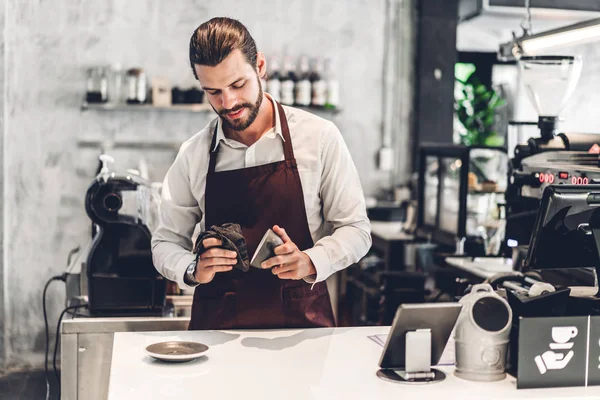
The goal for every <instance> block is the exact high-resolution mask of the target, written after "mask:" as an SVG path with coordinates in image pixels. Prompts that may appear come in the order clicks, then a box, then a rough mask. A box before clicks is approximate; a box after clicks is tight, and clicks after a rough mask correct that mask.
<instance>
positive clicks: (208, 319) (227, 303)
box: [189, 292, 237, 330]
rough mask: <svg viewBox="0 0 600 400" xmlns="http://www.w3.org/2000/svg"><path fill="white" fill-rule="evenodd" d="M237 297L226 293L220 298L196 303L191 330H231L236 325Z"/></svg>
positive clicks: (199, 300)
mask: <svg viewBox="0 0 600 400" xmlns="http://www.w3.org/2000/svg"><path fill="white" fill-rule="evenodd" d="M236 315H237V295H236V293H234V292H226V293H224V294H223V296H222V297H220V298H204V299H197V300H196V301H194V304H193V306H192V318H191V320H190V328H189V329H190V330H201V329H230V328H234V327H235V325H236Z"/></svg>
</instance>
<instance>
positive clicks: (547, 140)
mask: <svg viewBox="0 0 600 400" xmlns="http://www.w3.org/2000/svg"><path fill="white" fill-rule="evenodd" d="M519 66H520V69H521V78H522V80H523V83H524V85H525V88H526V91H527V94H528V96H529V99H530V100H531V102H532V104H533V105H534V107H535V109H536V111H537V113H538V115H539V118H538V128H539V132H540V136H539V137H535V138H530V139H529V140H528V141H527V142H526V143H522V144H518V145H517V146H516V147H515V150H514V157H513V158H512V159H511V160H510V164H509V183H508V187H507V190H506V205H507V210H506V211H507V212H506V214H507V224H506V243H507V244H508V246H509V247H512V248H514V249H515V250H514V252H519V253H518V254H524V252H525V251H526V250H527V246H528V245H529V241H530V238H531V233H532V230H533V225H534V222H535V218H536V215H537V212H538V209H539V206H540V199H541V197H542V193H543V190H544V188H545V187H546V186H548V185H557V184H572V185H587V184H591V183H593V182H594V181H600V157H599V153H600V135H598V134H591V133H571V132H561V133H558V132H557V131H556V123H557V121H558V115H559V113H560V112H561V110H562V108H563V107H564V105H565V103H566V102H567V100H568V98H569V96H570V95H571V94H572V92H573V90H574V89H575V86H576V84H577V81H578V79H579V76H580V73H581V66H582V60H581V58H580V57H573V56H538V57H522V58H521V59H520V60H519ZM516 259H517V260H518V261H519V262H518V263H517V264H518V265H515V268H516V269H519V268H520V264H521V263H520V261H521V260H522V258H521V257H516Z"/></svg>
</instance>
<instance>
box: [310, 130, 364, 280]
mask: <svg viewBox="0 0 600 400" xmlns="http://www.w3.org/2000/svg"><path fill="white" fill-rule="evenodd" d="M320 160H321V187H320V192H319V195H320V197H321V202H322V207H323V217H324V219H325V220H326V221H327V222H329V223H330V224H331V225H332V228H333V232H332V234H331V235H329V236H324V237H322V238H321V239H319V240H318V241H317V242H316V243H315V245H314V247H312V248H310V249H307V250H305V251H304V252H305V253H306V254H307V255H308V256H309V257H310V258H311V261H312V262H313V264H314V265H315V269H316V270H317V276H316V278H315V280H314V282H320V281H323V280H325V279H327V278H328V277H329V276H330V275H332V274H334V273H335V272H338V271H340V270H342V269H344V268H346V267H348V266H349V265H351V264H353V263H356V262H358V260H360V259H361V258H362V257H363V256H364V255H365V254H367V252H368V251H369V249H370V247H371V224H370V222H369V219H368V218H367V210H366V206H365V197H364V193H363V190H362V186H361V183H360V179H359V176H358V172H357V171H356V167H355V166H354V163H353V161H352V157H351V156H350V152H349V151H348V148H347V146H346V144H345V143H344V140H343V138H342V135H341V133H340V131H339V130H338V129H337V127H336V126H335V125H334V124H333V123H329V124H328V127H327V131H326V132H325V134H323V135H322V140H321V157H320ZM305 280H306V281H307V282H309V283H312V280H310V279H305Z"/></svg>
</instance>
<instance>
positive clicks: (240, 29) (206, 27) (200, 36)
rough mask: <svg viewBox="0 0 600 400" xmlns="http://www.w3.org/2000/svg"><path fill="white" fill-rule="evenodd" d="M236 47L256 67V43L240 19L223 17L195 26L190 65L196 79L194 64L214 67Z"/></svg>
mask: <svg viewBox="0 0 600 400" xmlns="http://www.w3.org/2000/svg"><path fill="white" fill-rule="evenodd" d="M236 49H239V50H240V51H241V52H242V54H243V55H244V58H246V61H247V62H248V63H249V64H250V65H252V67H253V68H256V43H255V42H254V39H253V38H252V36H250V32H248V29H246V27H245V26H244V25H243V24H242V23H241V22H240V21H237V20H235V19H231V18H225V17H218V18H213V19H211V20H209V21H206V22H205V23H203V24H202V25H200V26H199V27H198V28H196V30H195V31H194V34H193V35H192V38H191V39H190V65H191V66H192V72H193V73H194V77H195V78H196V79H198V76H197V75H196V70H195V69H194V64H199V65H208V66H211V67H214V66H215V65H217V64H219V63H220V62H221V61H223V60H224V59H225V58H226V57H227V56H228V55H229V54H230V53H231V52H232V51H234V50H236Z"/></svg>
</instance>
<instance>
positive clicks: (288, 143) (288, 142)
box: [273, 100, 295, 161]
mask: <svg viewBox="0 0 600 400" xmlns="http://www.w3.org/2000/svg"><path fill="white" fill-rule="evenodd" d="M273 101H275V100H273ZM275 104H276V105H277V111H278V112H279V123H280V124H281V133H283V139H284V140H283V153H284V154H285V159H286V161H295V159H294V149H293V148H292V138H291V136H290V129H289V127H288V123H287V118H286V116H285V112H284V111H283V107H282V106H281V104H279V102H277V101H275Z"/></svg>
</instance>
